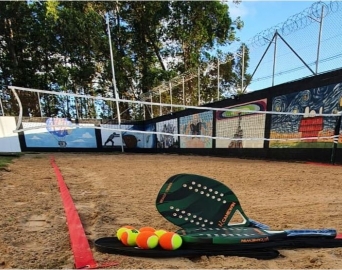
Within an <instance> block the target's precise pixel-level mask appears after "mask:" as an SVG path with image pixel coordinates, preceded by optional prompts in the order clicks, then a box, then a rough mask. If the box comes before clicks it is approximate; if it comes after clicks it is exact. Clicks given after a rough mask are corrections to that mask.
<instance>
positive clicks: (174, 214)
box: [156, 174, 249, 228]
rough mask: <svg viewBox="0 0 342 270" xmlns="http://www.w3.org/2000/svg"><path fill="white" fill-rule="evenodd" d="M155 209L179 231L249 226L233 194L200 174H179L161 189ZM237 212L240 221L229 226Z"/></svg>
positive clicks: (220, 184)
mask: <svg viewBox="0 0 342 270" xmlns="http://www.w3.org/2000/svg"><path fill="white" fill-rule="evenodd" d="M156 207H157V210H158V211H159V213H160V214H161V215H162V216H163V217H164V218H166V219H167V220H168V221H170V222H171V223H173V224H175V225H177V226H179V227H181V228H194V227H196V228H206V227H226V226H237V225H238V226H248V224H249V221H248V218H247V216H246V215H245V214H244V212H243V210H242V208H241V206H240V203H239V201H238V199H237V197H236V196H235V194H234V193H233V192H232V191H231V190H230V189H229V188H228V187H227V186H225V185H223V184H222V183H220V182H218V181H216V180H214V179H211V178H207V177H204V176H200V175H194V174H178V175H174V176H172V177H171V178H169V179H168V180H167V181H166V182H165V184H164V185H163V186H162V188H161V189H160V191H159V193H158V195H157V199H156ZM237 213H239V215H241V222H240V223H238V224H232V222H231V219H232V217H233V216H234V215H235V214H237Z"/></svg>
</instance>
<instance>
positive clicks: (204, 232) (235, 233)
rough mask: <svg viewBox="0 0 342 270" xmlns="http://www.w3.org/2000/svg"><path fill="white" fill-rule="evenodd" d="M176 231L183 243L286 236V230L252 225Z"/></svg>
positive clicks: (254, 240) (243, 241) (241, 241)
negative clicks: (272, 229)
mask: <svg viewBox="0 0 342 270" xmlns="http://www.w3.org/2000/svg"><path fill="white" fill-rule="evenodd" d="M177 233H178V234H179V235H180V236H181V237H182V239H183V242H184V243H196V244H197V243H198V244H199V243H202V244H226V245H227V244H229V245H234V244H255V243H265V242H270V241H279V240H284V239H286V238H287V233H286V231H266V230H262V229H259V228H253V227H224V228H193V229H191V228H190V229H181V230H178V231H177Z"/></svg>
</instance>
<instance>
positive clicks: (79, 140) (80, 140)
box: [72, 139, 85, 142]
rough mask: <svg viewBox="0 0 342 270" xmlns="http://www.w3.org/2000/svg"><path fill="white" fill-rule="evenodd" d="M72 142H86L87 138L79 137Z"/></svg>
mask: <svg viewBox="0 0 342 270" xmlns="http://www.w3.org/2000/svg"><path fill="white" fill-rule="evenodd" d="M72 142H85V140H82V139H78V140H73V141H72Z"/></svg>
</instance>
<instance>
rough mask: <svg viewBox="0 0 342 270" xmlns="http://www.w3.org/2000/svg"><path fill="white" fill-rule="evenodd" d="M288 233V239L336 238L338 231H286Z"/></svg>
mask: <svg viewBox="0 0 342 270" xmlns="http://www.w3.org/2000/svg"><path fill="white" fill-rule="evenodd" d="M285 232H286V233H287V237H296V236H328V237H335V236H336V235H337V231H336V230H335V229H317V230H312V229H299V230H285Z"/></svg>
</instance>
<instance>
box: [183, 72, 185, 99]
mask: <svg viewBox="0 0 342 270" xmlns="http://www.w3.org/2000/svg"><path fill="white" fill-rule="evenodd" d="M183 105H185V78H184V76H183Z"/></svg>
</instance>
